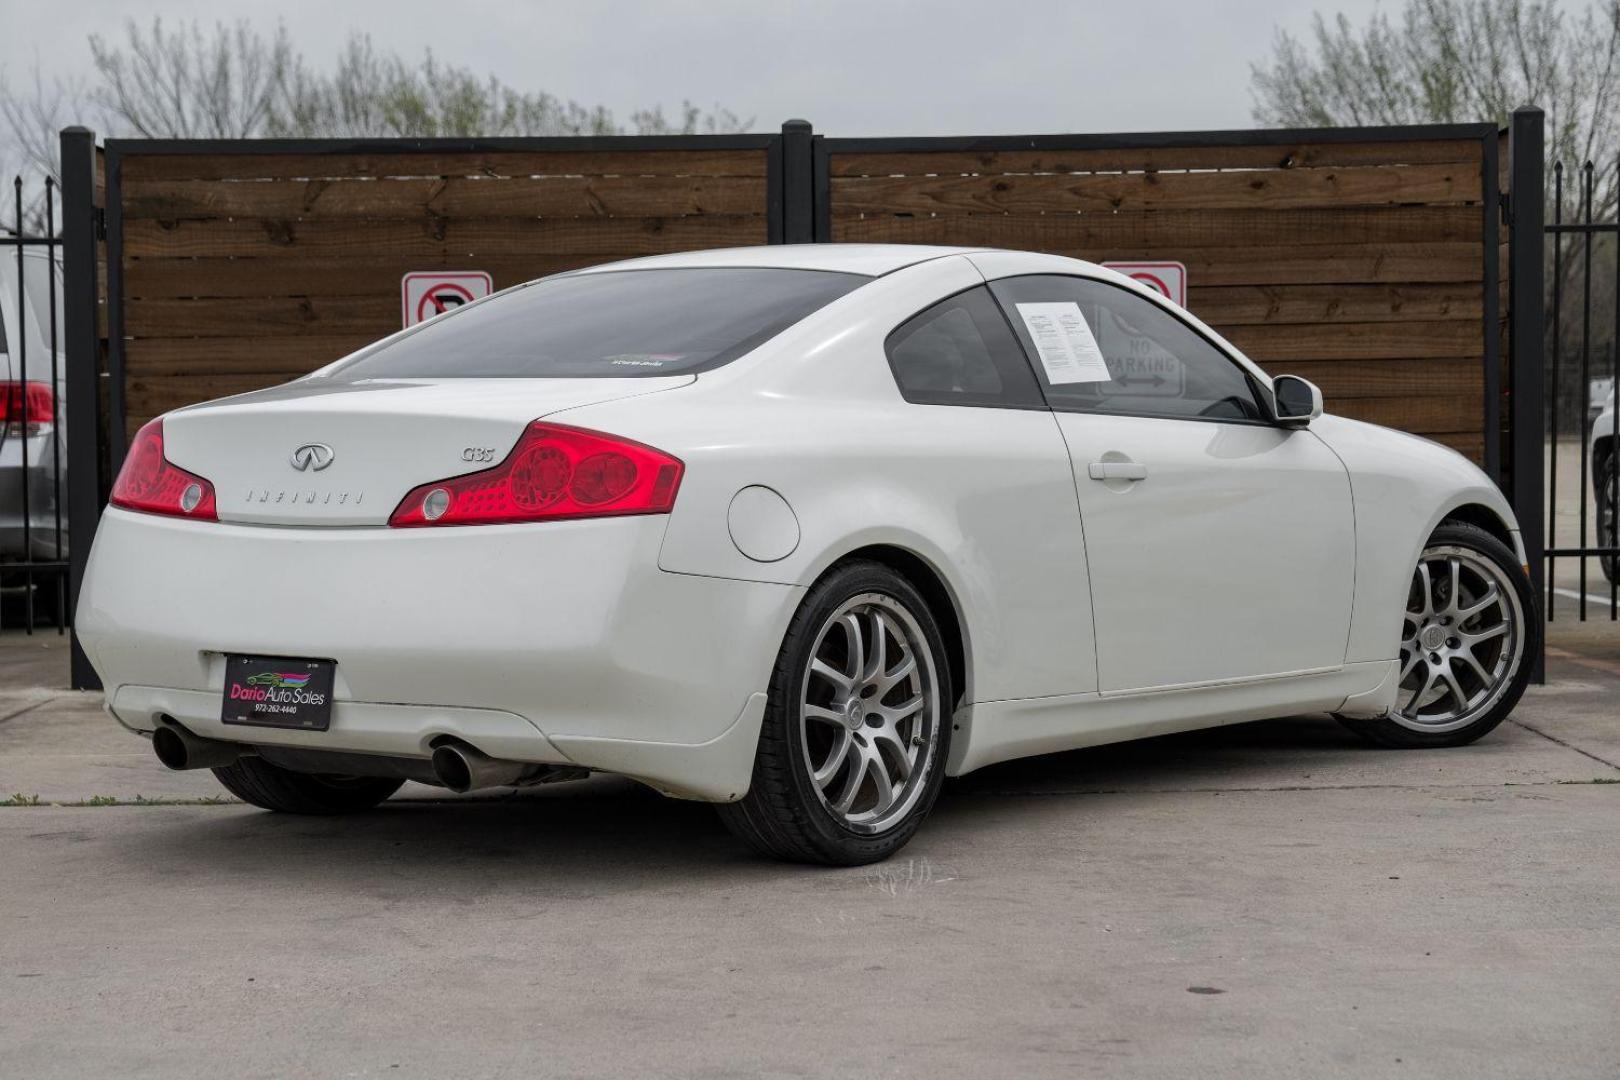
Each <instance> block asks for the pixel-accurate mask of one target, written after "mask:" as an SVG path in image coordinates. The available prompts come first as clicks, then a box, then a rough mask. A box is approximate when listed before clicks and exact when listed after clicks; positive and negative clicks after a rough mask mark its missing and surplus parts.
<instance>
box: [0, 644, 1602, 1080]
mask: <svg viewBox="0 0 1620 1080" xmlns="http://www.w3.org/2000/svg"><path fill="white" fill-rule="evenodd" d="M1617 644H1620V636H1614V635H1613V634H1612V633H1611V634H1608V635H1605V634H1604V632H1603V631H1602V630H1601V628H1589V629H1587V630H1583V631H1581V632H1580V633H1579V634H1573V635H1569V636H1561V637H1558V638H1557V639H1556V640H1555V643H1554V649H1555V653H1554V657H1553V661H1552V674H1553V681H1552V682H1551V683H1550V684H1549V685H1548V686H1547V687H1544V688H1535V689H1532V691H1531V693H1530V694H1529V696H1528V697H1527V698H1526V701H1525V703H1524V704H1523V705H1522V706H1521V707H1520V709H1519V711H1518V713H1517V714H1516V716H1515V718H1514V721H1513V722H1510V723H1508V724H1506V725H1504V726H1503V727H1502V728H1501V729H1500V730H1499V731H1498V732H1496V733H1495V734H1493V735H1492V736H1491V737H1489V738H1487V739H1486V740H1484V741H1482V742H1481V743H1479V744H1476V745H1475V746H1473V747H1469V748H1465V749H1462V750H1453V751H1438V752H1392V751H1379V750H1372V749H1367V748H1365V747H1363V746H1362V745H1360V744H1359V743H1358V742H1356V741H1355V740H1354V739H1353V738H1351V737H1350V736H1349V735H1348V734H1347V733H1346V732H1344V731H1342V730H1341V729H1340V728H1339V727H1338V725H1337V724H1335V723H1333V722H1332V721H1331V720H1328V719H1325V718H1303V719H1300V720H1295V721H1288V722H1276V723H1265V724H1253V725H1245V726H1242V727H1237V728H1231V729H1226V730H1223V731H1217V732H1210V733H1200V734H1194V735H1187V736H1178V737H1172V738H1165V739H1157V740H1152V741H1150V742H1146V743H1138V744H1129V745H1125V746H1119V747H1110V748H1101V749H1096V750H1089V751H1081V752H1076V753H1072V754H1065V755H1058V756H1055V757H1050V758H1043V759H1035V760H1031V761H1028V762H1015V763H1009V764H1007V765H1002V766H997V767H994V768H991V769H986V770H983V771H982V772H980V773H976V774H974V775H972V776H970V777H967V778H964V779H963V780H961V781H957V782H955V783H953V784H951V785H949V786H948V787H947V789H946V794H945V796H944V798H943V799H942V802H941V804H940V807H939V809H938V811H937V812H936V815H935V817H934V818H933V819H932V820H931V821H930V822H929V823H928V825H927V826H926V827H925V828H924V830H923V831H922V833H921V834H920V835H919V837H918V838H917V840H916V841H915V842H914V843H913V844H912V845H911V846H910V847H909V848H908V849H907V850H906V851H905V852H904V853H903V854H902V856H901V857H900V858H898V859H896V860H894V861H892V862H890V863H888V864H885V865H882V866H878V867H870V868H863V869H854V870H832V871H829V870H812V869H805V868H800V867H792V866H782V865H777V864H772V863H765V862H760V861H758V860H755V859H753V858H751V857H750V856H748V855H747V854H746V853H744V852H743V851H742V850H741V849H740V848H739V847H738V846H737V845H736V844H735V843H734V842H733V841H732V840H731V839H730V838H729V837H728V836H727V835H726V834H725V833H724V831H723V830H722V829H721V828H720V827H719V826H718V824H717V823H716V822H715V820H714V819H713V817H712V815H711V814H710V813H709V811H708V810H707V808H705V807H702V806H698V805H693V804H683V803H673V802H666V801H664V800H661V799H659V798H658V797H656V796H653V795H651V794H648V793H645V792H643V791H642V790H641V789H639V788H637V787H636V786H635V785H632V784H629V783H626V782H622V781H615V780H592V781H588V782H584V783H580V784H574V785H562V786H559V787H557V788H554V789H542V790H539V791H534V792H525V793H523V794H520V795H517V796H511V797H504V798H497V799H487V798H486V799H476V800H469V799H461V800H453V799H442V798H432V797H430V796H431V792H430V790H429V789H426V788H407V789H406V791H405V792H402V797H401V798H399V799H396V800H395V801H393V802H391V803H389V804H387V805H386V806H384V807H383V808H381V809H379V810H378V811H377V812H375V813H371V814H367V815H362V816H359V817H355V818H347V819H340V820H310V819H291V818H280V817H277V816H274V815H268V814H263V813H260V812H258V811H255V810H252V809H250V808H247V807H243V806H241V805H240V804H235V803H221V804H201V803H198V802H197V801H196V800H201V799H213V798H214V797H216V795H217V793H218V791H219V789H218V788H217V787H215V786H214V784H213V782H212V780H211V779H210V778H208V777H207V774H203V776H201V777H199V776H197V775H195V774H172V773H168V772H166V771H164V770H162V769H161V768H160V767H158V766H157V765H156V763H155V762H153V761H152V760H151V758H150V757H149V754H148V752H147V750H146V749H145V747H144V744H142V743H140V742H138V741H136V740H133V739H132V738H130V737H129V736H126V735H123V734H122V733H121V732H120V731H119V730H118V729H117V728H116V726H115V725H113V723H112V721H111V720H109V719H107V718H105V717H103V716H101V715H99V711H98V708H97V704H96V702H95V701H94V700H93V699H92V698H90V697H89V696H87V695H86V696H81V695H73V694H70V693H66V692H63V691H60V690H56V689H53V688H52V687H51V686H50V685H48V683H49V679H48V678H35V679H33V681H32V682H30V681H29V677H28V676H26V675H24V674H20V673H22V672H25V671H27V670H33V671H36V672H46V673H48V672H49V671H50V670H51V668H50V667H49V666H47V665H49V664H52V663H55V661H54V660H52V659H50V657H49V651H48V650H41V656H34V657H32V658H31V660H30V661H29V662H30V663H32V664H34V665H35V666H34V667H33V668H28V667H27V665H25V664H22V663H20V662H19V663H17V664H13V665H12V666H10V667H0V679H4V680H5V684H4V688H3V689H0V716H7V717H9V718H8V719H5V720H4V721H0V797H3V795H4V794H9V793H12V792H16V793H19V794H21V795H23V796H24V798H23V799H20V800H16V802H18V803H28V802H32V798H31V797H32V796H33V795H35V794H37V795H38V796H39V799H40V801H41V802H43V803H52V802H56V803H68V802H73V803H82V804H89V803H92V802H94V803H117V804H118V805H76V806H50V805H39V806H34V805H13V806H8V807H3V808H0V868H3V873H4V875H5V881H6V883H7V888H6V890H5V895H6V899H5V901H4V902H3V903H0V995H3V996H0V1075H5V1076H12V1075H16V1076H75V1077H77V1076H82V1075H87V1074H92V1073H100V1074H107V1075H120V1076H163V1077H174V1076H204V1075H206V1076H215V1075H238V1076H245V1077H257V1076H264V1077H271V1076H276V1077H280V1076H336V1075H345V1076H389V1077H396V1076H398V1077H405V1076H443V1075H455V1076H520V1075H521V1076H531V1075H539V1076H550V1075H556V1076H638V1077H644V1076H649V1075H650V1076H738V1077H743V1076H748V1077H751V1076H795V1077H798V1076H831V1075H836V1076H930V1077H958V1076H959V1077H990V1076H1063V1077H1077V1076H1122V1077H1177V1076H1198V1077H1201V1078H1209V1077H1228V1076H1230V1077H1243V1078H1244V1080H1250V1078H1254V1077H1287V1078H1289V1080H1294V1078H1297V1077H1301V1076H1317V1075H1347V1076H1370V1077H1385V1076H1387V1077H1429V1076H1433V1077H1455V1076H1463V1075H1466V1076H1471V1077H1526V1076H1561V1077H1586V1076H1590V1077H1612V1076H1615V1075H1617V1074H1620V1027H1617V1025H1616V1022H1615V1017H1616V1016H1620V974H1617V972H1620V828H1617V826H1620V782H1617V781H1620V717H1617V715H1616V713H1617V708H1616V706H1617V702H1620V648H1616V647H1615V646H1616V645H1617ZM10 648H12V642H10V641H9V640H8V641H6V642H5V643H3V644H0V653H5V652H6V650H7V649H10ZM42 656H43V657H44V658H43V659H42V658H41V657H42ZM12 659H13V660H14V659H15V657H13V658H12ZM5 662H6V663H9V661H5ZM137 796H140V797H142V798H143V799H144V800H147V801H148V802H151V803H152V804H149V805H129V804H130V803H132V802H133V800H134V799H135V798H136V797H137ZM162 800H178V804H163V802H162ZM154 801H155V802H154Z"/></svg>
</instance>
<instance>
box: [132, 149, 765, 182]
mask: <svg viewBox="0 0 1620 1080" xmlns="http://www.w3.org/2000/svg"><path fill="white" fill-rule="evenodd" d="M765 165H766V163H765V151H764V150H555V151H523V150H491V151H442V152H430V153H413V152H400V153H333V154H202V153H199V154H127V155H125V156H124V157H123V158H122V161H121V164H120V171H121V172H122V175H123V179H125V180H303V179H312V178H319V177H333V178H337V177H362V176H764V175H765Z"/></svg>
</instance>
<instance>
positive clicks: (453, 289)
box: [400, 270, 495, 326]
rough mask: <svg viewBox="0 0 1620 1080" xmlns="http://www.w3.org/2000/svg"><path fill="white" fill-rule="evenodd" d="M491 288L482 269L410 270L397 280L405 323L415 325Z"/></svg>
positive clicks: (485, 292) (467, 302)
mask: <svg viewBox="0 0 1620 1080" xmlns="http://www.w3.org/2000/svg"><path fill="white" fill-rule="evenodd" d="M494 291H495V283H494V282H493V281H492V280H490V276H489V275H488V274H486V273H484V272H483V271H482V270H413V271H411V272H410V273H409V274H406V275H405V277H404V280H403V281H401V283H400V292H401V294H402V296H401V308H402V313H403V315H404V321H405V325H406V326H415V325H416V324H417V323H419V322H424V321H426V320H428V319H431V318H433V316H435V315H443V314H444V313H445V312H446V311H453V310H455V309H456V308H458V307H460V306H461V305H463V304H470V303H472V302H473V301H474V300H477V299H478V298H479V297H483V296H488V295H489V294H490V293H492V292H494Z"/></svg>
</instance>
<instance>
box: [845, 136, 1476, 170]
mask: <svg viewBox="0 0 1620 1080" xmlns="http://www.w3.org/2000/svg"><path fill="white" fill-rule="evenodd" d="M1481 157H1482V150H1481V146H1480V142H1479V140H1477V139H1447V140H1430V141H1413V142H1359V143H1296V144H1290V145H1284V146H1182V147H1168V148H1154V149H1130V148H1122V149H1106V150H987V151H971V150H969V151H955V150H952V151H902V152H897V153H896V152H882V153H851V152H840V153H835V154H831V155H829V157H828V166H829V170H830V171H831V173H832V175H833V176H902V175H903V176H917V175H926V174H930V173H933V174H938V175H942V176H948V175H961V174H964V173H980V174H992V173H1073V172H1124V171H1158V170H1170V169H1289V168H1316V167H1334V166H1347V165H1396V166H1398V165H1418V164H1434V163H1444V162H1474V163H1476V164H1477V163H1478V162H1479V161H1480V160H1481Z"/></svg>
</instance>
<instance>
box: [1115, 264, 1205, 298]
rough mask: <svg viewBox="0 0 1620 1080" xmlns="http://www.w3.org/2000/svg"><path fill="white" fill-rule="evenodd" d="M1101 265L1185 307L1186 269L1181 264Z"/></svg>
mask: <svg viewBox="0 0 1620 1080" xmlns="http://www.w3.org/2000/svg"><path fill="white" fill-rule="evenodd" d="M1103 265H1104V266H1106V267H1108V269H1110V270H1116V271H1118V272H1119V273H1121V274H1124V275H1125V276H1126V277H1128V278H1131V279H1132V280H1134V281H1139V282H1141V283H1142V284H1143V285H1146V286H1147V287H1148V288H1150V289H1152V290H1154V291H1155V292H1157V293H1158V294H1159V295H1161V296H1163V297H1165V298H1167V299H1169V300H1171V301H1174V302H1175V303H1177V304H1179V305H1181V306H1182V307H1186V306H1187V268H1186V267H1185V266H1183V265H1182V264H1181V263H1178V262H1105V263H1103Z"/></svg>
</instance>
